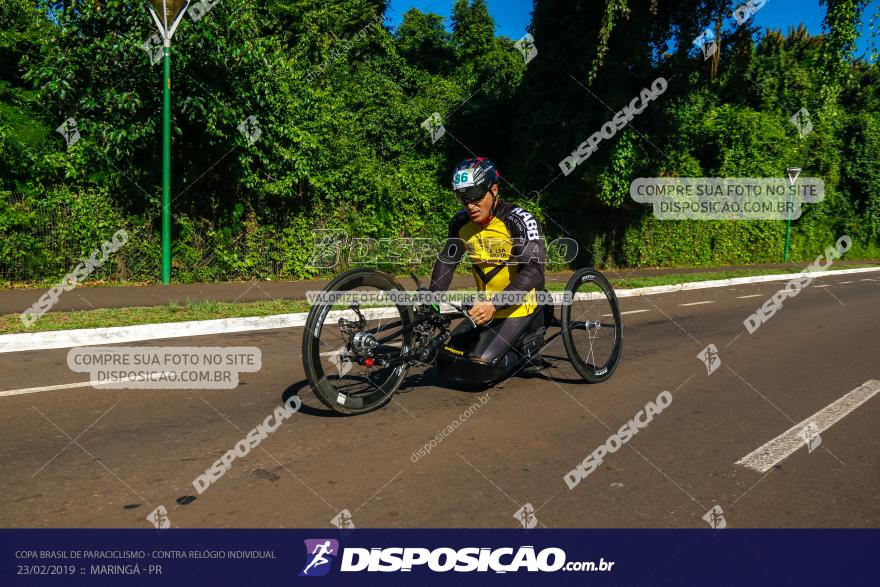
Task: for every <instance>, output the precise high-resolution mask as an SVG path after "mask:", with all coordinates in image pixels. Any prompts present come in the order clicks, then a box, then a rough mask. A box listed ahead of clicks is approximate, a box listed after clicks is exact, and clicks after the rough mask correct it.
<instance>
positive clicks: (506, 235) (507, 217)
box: [431, 201, 546, 363]
mask: <svg viewBox="0 0 880 587" xmlns="http://www.w3.org/2000/svg"><path fill="white" fill-rule="evenodd" d="M465 250H467V253H468V257H469V258H470V261H471V265H472V267H471V273H472V274H473V276H474V280H475V281H476V283H477V289H478V290H479V291H482V292H486V293H487V295H489V296H490V297H491V294H492V293H497V292H502V291H507V292H528V295H526V297H525V300H524V301H523V303H517V304H504V303H502V302H500V301H499V302H497V303H493V305H494V306H495V310H496V311H495V316H494V318H493V320H492V322H490V323H489V324H486V325H483V326H477V327H476V328H474V327H473V326H472V324H471V323H470V321H468V320H465V321H463V322H462V323H461V324H459V325H458V327H457V328H456V329H455V330H454V331H453V332H452V338H451V339H450V341H449V343H448V345H449V346H451V347H453V348H455V349H458V350H460V351H464V352H465V353H466V354H467V356H468V357H469V358H471V359H474V360H477V361H481V362H486V363H494V362H495V361H496V360H508V361H512V360H515V358H516V357H515V356H513V355H510V354H508V355H505V351H506V350H508V349H509V348H510V347H511V345H512V344H513V343H514V342H515V341H516V340H517V338H518V337H519V335H520V333H521V332H522V330H523V328H525V327H526V326H527V324H528V322H529V319H530V317H531V316H532V314H534V312H536V311H538V310H539V306H538V305H537V303H536V300H535V290H536V289H537V290H540V289H543V287H544V260H545V256H546V253H545V247H544V237H543V236H542V232H541V226H540V224H539V223H538V220H537V219H536V218H535V217H534V216H532V215H531V214H530V213H529V212H527V211H525V210H523V209H522V208H520V207H518V206H514V205H513V204H509V203H507V202H500V201H499V203H498V204H497V205H496V206H495V208H494V210H493V214H492V216H491V217H490V219H489V221H488V222H487V223H486V224H485V225H480V224H477V223H476V222H474V221H472V220H471V219H470V216H468V214H467V212H466V211H465V210H460V211H459V212H458V213H456V215H455V216H454V217H453V218H452V221H451V222H450V223H449V234H448V237H447V241H446V244H445V245H444V247H443V251H442V253H441V254H440V256H439V257H438V259H437V261H436V262H435V263H434V269H433V271H432V273H431V290H432V291H446V290H448V289H449V285H450V284H451V283H452V276H453V273H454V272H455V268H456V267H457V266H458V264H459V262H461V259H462V257H463V256H464V253H465ZM502 356H503V357H504V358H503V359H502Z"/></svg>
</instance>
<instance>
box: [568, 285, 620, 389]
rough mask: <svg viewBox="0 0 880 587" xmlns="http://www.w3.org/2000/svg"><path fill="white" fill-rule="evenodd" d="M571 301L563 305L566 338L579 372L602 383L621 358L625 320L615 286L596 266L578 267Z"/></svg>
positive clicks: (591, 381) (589, 380)
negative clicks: (618, 302)
mask: <svg viewBox="0 0 880 587" xmlns="http://www.w3.org/2000/svg"><path fill="white" fill-rule="evenodd" d="M565 289H566V291H568V292H569V293H570V294H571V303H570V304H569V303H566V304H564V305H563V306H562V341H563V343H564V344H565V352H566V353H567V354H568V358H569V360H570V361H571V363H572V365H573V366H574V368H575V370H576V371H577V372H578V374H579V375H580V376H581V377H583V378H584V379H585V380H586V381H587V382H588V383H601V382H603V381H606V380H607V379H608V378H609V377H611V375H612V374H613V373H614V370H615V369H616V368H617V364H618V363H619V362H620V352H621V348H622V342H623V321H622V320H621V317H620V308H619V306H618V304H617V296H616V295H615V294H614V288H612V287H611V284H610V283H609V282H608V280H607V279H606V278H605V276H604V275H602V274H601V273H599V272H598V271H596V270H595V269H592V268H584V269H579V270H577V271H576V272H575V273H574V275H572V276H571V278H570V279H569V280H568V284H567V285H566V286H565Z"/></svg>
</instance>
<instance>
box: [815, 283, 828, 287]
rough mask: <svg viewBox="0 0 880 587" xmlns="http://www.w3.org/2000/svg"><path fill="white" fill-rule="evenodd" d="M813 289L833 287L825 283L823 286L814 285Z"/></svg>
mask: <svg viewBox="0 0 880 587" xmlns="http://www.w3.org/2000/svg"><path fill="white" fill-rule="evenodd" d="M813 287H831V286H830V285H828V284H827V283H823V284H822V285H814V286H813Z"/></svg>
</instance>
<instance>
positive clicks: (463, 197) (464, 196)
mask: <svg viewBox="0 0 880 587" xmlns="http://www.w3.org/2000/svg"><path fill="white" fill-rule="evenodd" d="M487 192H488V190H485V189H483V188H469V189H466V190H461V191H458V192H455V197H456V199H457V200H458V201H459V202H461V203H462V204H465V205H467V204H477V203H479V202H481V201H482V200H483V198H485V197H486V193H487Z"/></svg>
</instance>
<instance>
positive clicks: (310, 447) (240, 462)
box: [0, 273, 880, 528]
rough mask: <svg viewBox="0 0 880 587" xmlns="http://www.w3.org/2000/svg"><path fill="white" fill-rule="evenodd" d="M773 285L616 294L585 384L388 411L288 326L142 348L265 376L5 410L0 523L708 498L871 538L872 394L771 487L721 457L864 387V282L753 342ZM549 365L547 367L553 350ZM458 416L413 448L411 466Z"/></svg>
mask: <svg viewBox="0 0 880 587" xmlns="http://www.w3.org/2000/svg"><path fill="white" fill-rule="evenodd" d="M825 285H827V286H828V287H821V286H825ZM781 287H782V282H777V283H761V284H754V285H741V286H735V287H729V288H724V289H709V290H698V291H692V292H678V293H672V294H663V295H655V296H650V297H642V298H626V299H623V300H622V301H621V306H622V308H621V309H622V310H623V311H624V312H634V313H628V314H625V316H624V320H625V323H626V330H625V333H624V351H623V358H622V362H621V365H620V367H619V368H618V370H617V372H616V373H615V374H614V376H613V377H612V379H611V380H610V381H608V382H606V383H603V384H600V385H587V384H584V383H582V382H580V381H578V380H577V378H576V376H575V373H574V370H573V369H571V368H570V367H569V366H568V365H567V364H566V363H565V361H563V360H558V361H556V363H557V365H556V367H554V368H552V369H549V370H548V371H546V372H545V374H543V375H541V376H537V377H531V378H526V377H515V378H512V379H510V380H508V381H506V382H504V383H503V384H501V385H499V386H497V387H495V388H491V389H489V390H488V391H484V392H481V393H474V392H463V391H457V390H454V389H448V388H445V387H443V386H442V383H441V382H439V381H437V379H436V377H435V375H434V371H433V369H428V370H426V371H422V372H414V373H413V377H412V379H411V380H410V381H409V382H408V383H409V385H408V390H407V392H406V393H401V394H400V395H398V396H396V398H395V400H394V401H393V402H392V403H391V404H389V405H388V406H387V407H385V408H384V409H382V410H380V411H378V412H373V413H371V414H367V415H364V416H358V417H349V418H344V417H333V416H330V414H329V413H328V411H327V410H326V409H325V408H323V406H322V405H321V404H320V403H319V402H318V401H317V399H316V398H315V397H314V395H313V394H312V393H311V392H310V391H309V390H308V389H306V388H305V387H304V382H303V370H302V365H301V364H300V344H301V338H302V330H301V329H288V330H276V331H262V332H256V333H238V334H231V335H225V336H204V337H194V338H189V339H172V340H167V341H150V342H149V343H142V344H143V346H169V345H172V344H173V345H175V346H257V347H259V348H260V349H261V350H262V355H263V367H262V369H261V370H260V371H259V372H257V373H250V374H244V375H242V384H241V385H240V386H239V387H238V388H237V389H235V390H231V391H217V390H215V391H211V390H196V391H186V390H171V391H164V390H160V391H133V390H128V391H110V390H100V389H92V388H90V387H86V388H73V389H61V390H52V391H43V392H39V393H28V394H22V395H7V396H3V397H0V462H2V468H3V475H2V476H0V525H2V526H5V527H32V526H37V527H150V523H149V522H148V521H147V520H146V519H145V518H146V516H147V515H148V514H149V513H150V512H151V511H152V510H154V509H155V508H156V507H158V506H160V505H162V506H165V508H166V509H167V511H168V517H169V518H170V520H171V521H172V523H173V524H174V525H175V526H177V527H181V528H189V527H331V520H332V519H333V518H335V517H336V516H337V515H338V514H339V512H341V511H342V510H348V512H349V513H350V514H351V521H352V523H353V524H354V525H355V526H357V527H518V526H519V525H520V522H519V521H518V520H517V519H516V518H515V517H514V514H515V513H516V512H517V511H518V510H520V508H521V507H522V506H523V505H524V504H531V507H532V509H533V510H534V516H535V518H536V519H537V523H538V525H539V526H546V527H705V526H706V524H707V522H706V521H704V520H703V516H704V515H705V514H706V513H707V512H708V511H709V510H710V509H711V508H713V507H714V506H715V505H718V506H719V507H720V508H721V510H722V512H721V515H723V518H724V521H725V523H726V524H727V525H728V526H730V527H868V526H878V524H880V499H878V497H880V492H878V480H880V456H878V455H880V435H878V434H877V424H878V421H880V398H876V397H874V398H873V399H868V400H867V401H865V402H864V403H862V404H861V405H859V406H858V407H856V408H855V409H853V410H852V411H851V413H849V414H848V415H846V416H845V417H843V418H842V419H839V421H836V423H833V425H831V426H830V427H829V428H828V429H827V430H823V431H822V432H821V435H820V438H821V445H819V446H818V448H816V449H815V450H813V451H812V452H809V451H808V450H807V448H806V447H801V448H799V449H798V450H797V451H795V452H794V453H793V454H791V455H790V456H787V457H786V458H784V460H782V461H781V462H780V463H779V464H778V465H776V466H774V467H771V468H770V469H769V470H768V471H767V472H766V473H761V472H758V471H755V470H753V469H750V468H747V467H745V466H743V465H738V464H736V462H737V461H738V460H740V459H742V458H743V457H745V456H746V455H748V454H749V453H752V451H754V450H755V449H757V448H758V447H761V446H762V445H764V444H765V443H767V442H769V441H771V440H772V439H774V438H775V437H777V436H779V435H781V434H783V433H784V432H786V431H787V430H789V429H790V428H791V427H792V426H794V425H796V424H798V423H800V422H802V421H804V420H807V419H809V418H811V417H812V416H813V415H814V414H816V413H817V412H819V411H820V410H822V409H823V408H825V407H826V406H829V405H830V404H832V403H833V402H835V401H836V400H838V399H840V398H842V397H844V396H846V395H847V394H848V393H849V392H851V391H852V390H854V389H856V388H858V387H859V386H861V385H862V384H864V383H865V382H867V381H871V380H880V363H878V360H877V358H878V350H880V343H878V341H880V337H878V327H880V304H878V301H880V277H878V276H877V274H875V273H868V274H855V275H849V276H847V275H842V276H835V277H824V278H822V279H820V280H816V281H814V284H813V286H812V287H809V288H807V289H806V290H804V291H803V292H801V293H800V294H799V295H798V296H797V297H795V298H793V299H790V300H788V301H786V302H785V304H784V307H783V308H782V309H781V310H780V311H779V312H778V313H777V314H776V315H775V316H773V317H772V319H770V320H769V321H768V322H767V323H766V324H764V325H763V326H762V327H761V328H760V329H759V330H758V331H756V332H755V333H754V334H751V335H750V334H748V332H747V331H746V329H745V327H744V326H743V320H744V319H745V318H746V317H747V316H748V315H749V314H751V313H752V312H753V311H754V310H755V309H756V308H757V307H758V306H760V305H761V304H762V303H763V302H764V300H766V299H767V298H768V297H769V296H771V295H772V294H773V293H774V292H776V291H777V290H779V289H780V288H781ZM746 296H751V297H746ZM697 302H710V303H700V304H697ZM686 304H694V305H686ZM640 310H641V311H640ZM709 344H714V345H716V347H717V349H718V358H719V359H720V361H721V364H720V366H718V367H717V368H716V370H715V371H714V372H712V373H711V374H708V369H707V367H706V366H705V365H704V363H703V362H702V361H701V360H700V359H699V358H698V354H699V353H700V352H701V351H702V350H703V349H704V348H705V347H706V346H707V345H709ZM545 355H547V356H549V357H550V358H551V359H552V358H553V357H563V356H564V351H563V349H562V344H561V342H560V341H557V342H556V343H554V344H553V345H551V347H550V348H548V349H546V350H545ZM66 356H67V350H50V351H31V352H21V353H10V354H5V355H0V369H2V372H3V374H4V378H3V380H2V383H0V385H2V389H4V390H17V389H22V388H34V387H40V386H51V385H58V384H65V383H76V382H81V381H83V380H84V378H85V376H84V375H83V374H80V373H73V372H71V371H70V370H69V369H68V368H67V366H66ZM664 390H668V391H670V392H671V393H672V396H673V401H672V403H671V404H670V405H669V406H668V407H667V408H666V409H665V410H664V411H663V412H662V413H660V414H657V415H656V416H654V418H653V420H652V421H651V422H650V424H649V425H648V426H647V427H645V428H644V429H642V430H641V431H640V432H639V433H638V434H637V435H636V436H634V437H633V438H632V439H631V440H630V441H629V442H628V443H626V444H625V445H624V446H623V447H622V448H621V449H620V450H619V451H617V452H615V453H613V454H609V455H607V456H606V457H605V458H604V462H603V464H602V465H601V466H600V467H599V468H598V469H597V470H596V471H595V472H593V473H592V474H590V475H589V476H587V477H586V478H585V479H583V480H582V481H581V482H580V483H579V484H578V485H577V486H575V487H574V489H569V488H568V486H567V485H566V483H565V481H564V480H563V476H564V475H565V474H566V473H567V472H569V471H570V470H571V469H573V468H574V467H575V466H576V465H577V464H578V463H579V462H581V461H582V460H583V459H584V457H586V456H587V455H588V454H589V453H591V452H592V451H593V450H594V449H595V448H597V447H598V446H600V445H601V444H604V443H605V442H606V440H607V439H608V437H609V436H610V435H611V434H612V433H614V432H616V431H617V430H618V429H619V428H620V427H621V426H623V425H624V424H625V423H626V422H627V421H629V420H630V419H631V418H633V417H634V415H636V413H637V412H639V411H640V410H643V409H644V408H645V405H646V403H647V402H648V401H650V400H655V399H656V398H657V396H658V394H660V393H661V392H662V391H664ZM291 392H299V393H300V396H301V397H302V400H303V404H304V405H303V408H302V409H301V410H300V412H299V413H296V414H294V415H293V416H291V417H290V418H289V419H287V420H286V421H285V422H284V423H283V425H281V426H280V428H279V429H278V430H277V431H276V432H274V433H273V434H271V435H270V436H268V437H267V438H266V439H265V440H264V441H263V443H262V444H261V445H260V447H259V448H257V449H255V450H254V451H252V452H251V453H250V454H249V455H247V456H246V457H243V458H239V459H237V460H236V461H235V462H234V463H233V466H232V468H231V469H230V470H229V471H228V472H227V473H226V474H225V475H224V476H223V477H222V478H220V479H218V480H217V481H216V482H215V483H214V484H213V485H212V486H211V487H209V488H208V489H207V490H206V491H205V492H204V493H203V494H201V495H198V496H197V497H196V499H192V497H194V496H196V495H197V494H196V492H195V490H194V489H193V486H192V481H193V479H194V478H196V477H197V476H198V475H199V474H201V473H203V472H204V471H205V469H207V468H208V467H210V466H211V464H212V463H213V462H214V461H215V460H216V459H218V458H219V457H220V456H221V455H222V454H223V453H224V452H226V451H227V450H229V449H231V448H233V446H234V445H235V444H236V442H238V441H239V440H240V439H242V438H244V436H245V435H246V434H247V432H248V431H250V430H251V429H252V428H254V427H255V426H256V425H257V424H258V423H260V422H262V421H263V420H264V419H265V418H266V416H268V415H269V414H270V413H272V411H273V410H274V409H275V408H276V407H277V406H278V405H279V404H280V402H281V401H282V398H283V397H284V396H285V394H290V393H291ZM480 397H487V398H488V399H484V400H483V402H484V403H482V404H481V403H480V399H479V398H480ZM475 402H476V403H477V405H479V407H478V408H476V409H472V410H471V412H470V417H469V418H465V421H464V422H463V423H460V425H458V427H457V428H456V429H455V430H454V432H452V433H451V434H449V435H448V436H446V437H445V438H443V440H442V441H441V442H439V443H437V444H436V446H434V447H433V449H432V450H431V452H430V454H428V455H426V456H424V457H423V458H420V459H414V458H413V457H412V455H413V452H414V451H416V450H417V449H419V448H420V447H422V446H424V445H425V444H426V443H428V442H429V441H430V440H431V439H432V438H434V436H435V435H436V434H438V433H439V432H440V431H441V430H443V429H444V428H446V427H447V426H449V425H450V424H451V422H453V421H459V422H461V420H460V416H461V415H462V414H464V413H465V412H466V411H467V410H468V409H469V407H471V406H472V405H473V404H475ZM414 460H415V461H416V462H413V461H414ZM716 511H717V510H716ZM717 520H719V518H717V517H716V523H718V522H717Z"/></svg>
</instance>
